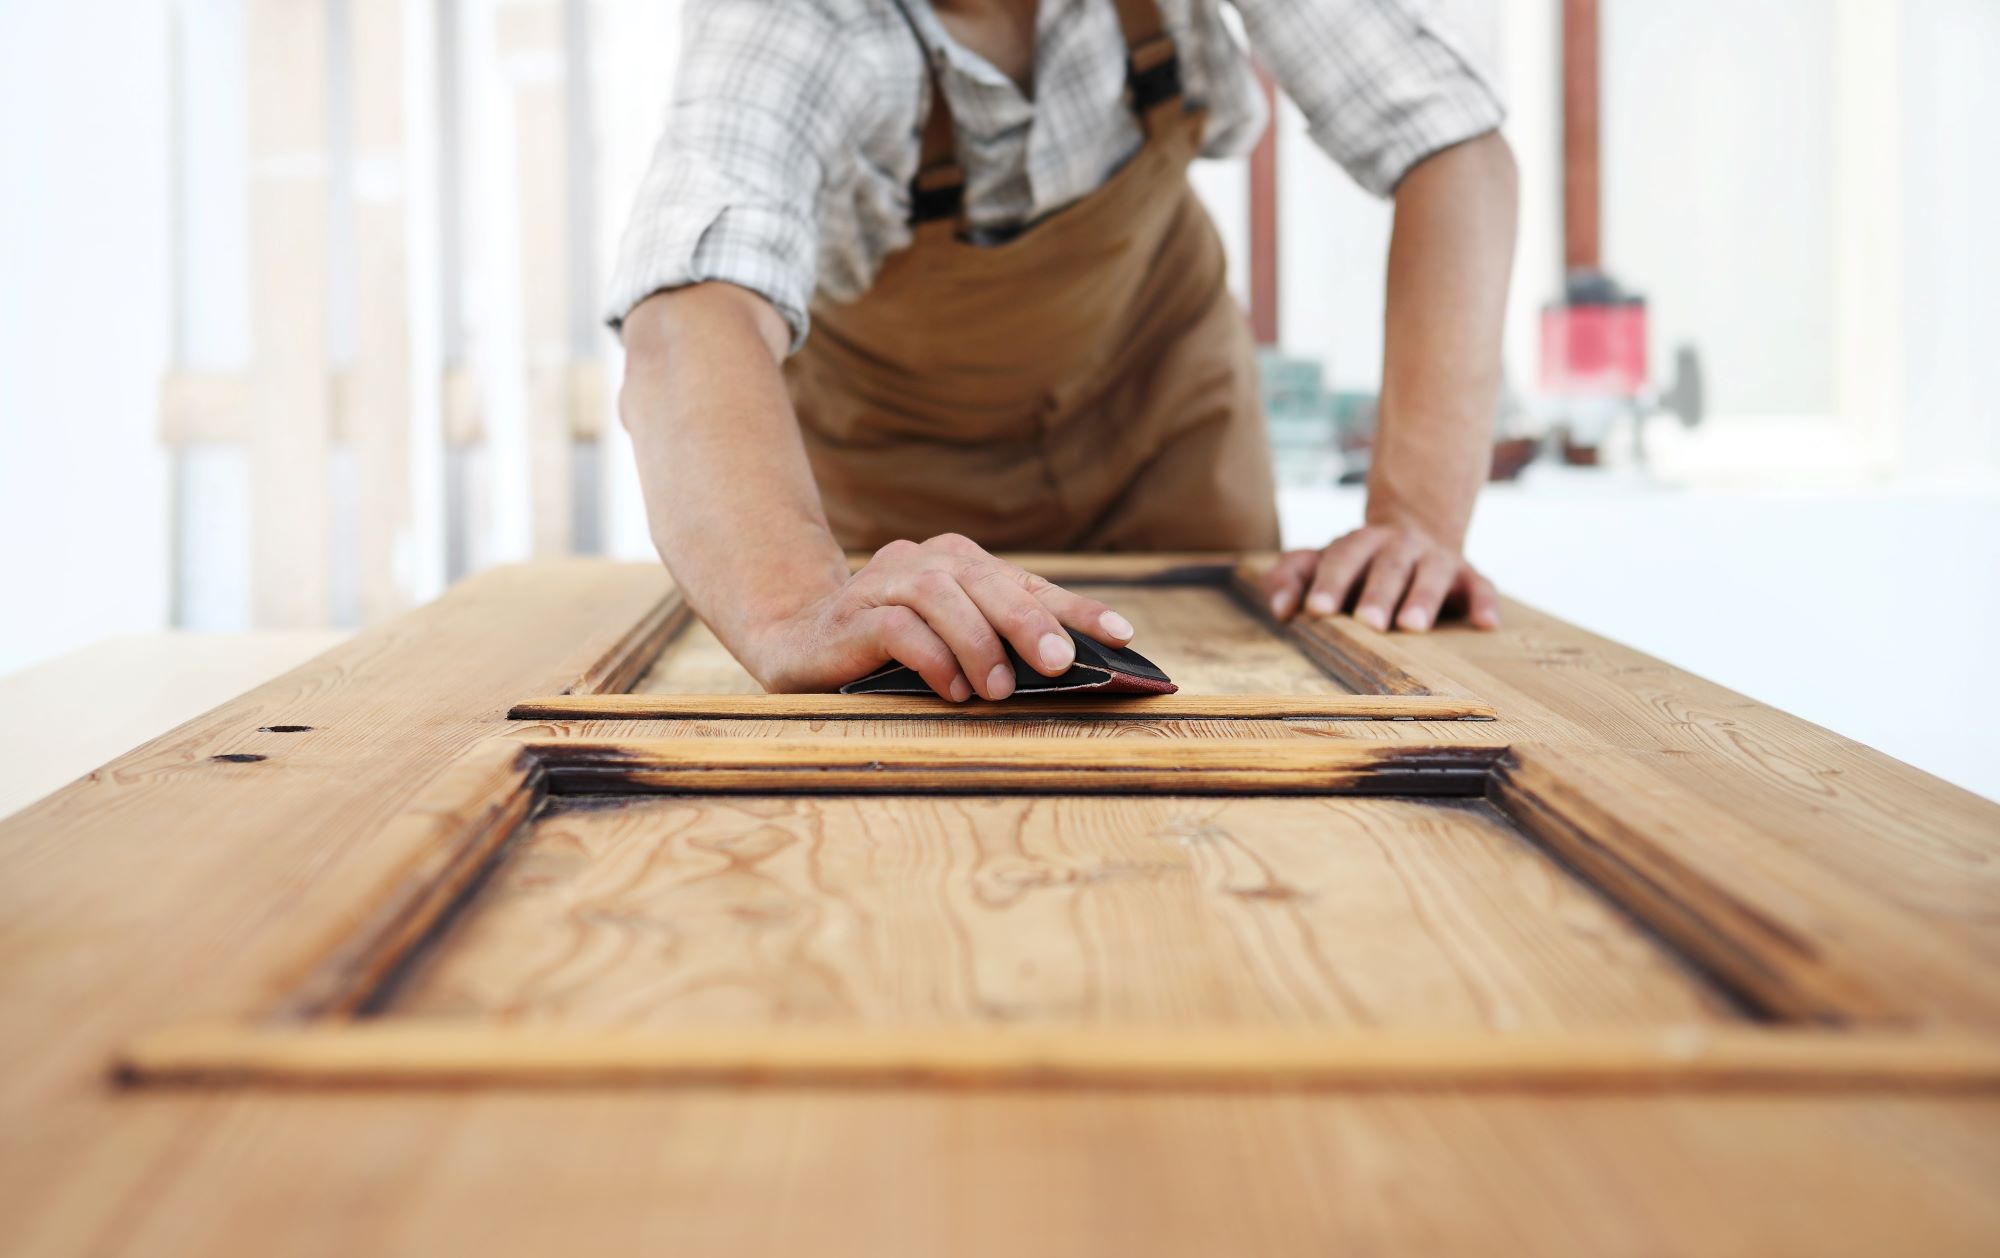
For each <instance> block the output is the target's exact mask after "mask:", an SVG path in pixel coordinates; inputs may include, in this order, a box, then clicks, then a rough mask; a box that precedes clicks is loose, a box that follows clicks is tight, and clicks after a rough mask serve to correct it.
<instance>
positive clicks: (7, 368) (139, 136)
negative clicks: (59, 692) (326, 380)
mask: <svg viewBox="0 0 2000 1258" xmlns="http://www.w3.org/2000/svg"><path fill="white" fill-rule="evenodd" d="M166 47H167V14H166V10H165V7H164V6H162V5H159V4H146V3H114V2H110V0H100V2H97V3H65V4H24V3H8V4H0V172H5V174H4V179H5V182H6V191H5V192H4V193H0V553H4V555H5V566H4V571H0V588H4V589H6V591H7V595H6V598H5V600H4V603H0V672H5V671H9V670H11V669H14V668H18V667H20V666H22V665H25V664H27V663H29V662H31V661H33V660H36V659H40V658H43V657H45V656H48V655H52V654H54V653H56V652H58V651H62V650H66V649H68V648H71V647H74V646H78V645H81V644H82V643H85V642H88V641H91V640H93V639H95V638H99V637H102V636H104V635H106V634H111V633H118V632H122V631H128V630H143V629H151V628H156V627H158V626H160V625H161V624H163V623H164V621H165V618H166V613H167V600H168V589H167V547H168V533H167V509H166V503H167V499H166V484H167V467H166V462H165V459H164V457H163V456H162V454H161V452H160V450H159V447H158V445H157V444H156V442H155V440H154V430H155V426H156V422H157V421H156V419H155V407H154V396H155V389H156V387H157V385H158V382H159V376H160V371H161V368H162V367H163V366H164V365H165V363H166V361H167V352H168V347H167V336H166V328H167V318H166V307H167V301H168V250H167V232H168V215H167V206H168V203H169V195H168V193H169V182H168V169H167V161H166V154H167V132H166V128H167V115H166V110H165V107H164V103H165V101H166V99H167V77H166V75H167V64H168V63H167V57H166Z"/></svg>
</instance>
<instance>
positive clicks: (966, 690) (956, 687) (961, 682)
mask: <svg viewBox="0 0 2000 1258" xmlns="http://www.w3.org/2000/svg"><path fill="white" fill-rule="evenodd" d="M971 697H972V683H971V682H969V681H967V680H965V678H963V677H954V678H952V679H951V701H952V702H953V703H964V702H965V701H966V700H967V699H970V698H971Z"/></svg>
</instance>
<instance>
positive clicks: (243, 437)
mask: <svg viewBox="0 0 2000 1258" xmlns="http://www.w3.org/2000/svg"><path fill="white" fill-rule="evenodd" d="M250 414H251V400H250V377H249V375H248V374H246V373H244V372H236V371H169V372H167V373H166V374H165V375H164V376H162V377H160V442H161V444H163V445H170V446H181V445H211V444H224V443H229V442H237V441H247V440H249V438H250Z"/></svg>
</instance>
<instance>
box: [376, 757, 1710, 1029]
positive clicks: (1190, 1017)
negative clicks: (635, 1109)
mask: <svg viewBox="0 0 2000 1258" xmlns="http://www.w3.org/2000/svg"><path fill="white" fill-rule="evenodd" d="M379 1004H380V1008H381V1012H382V1013H383V1014H384V1015H385V1016H388V1017H391V1018H395V1017H405V1016H408V1017H423V1018H452V1019H475V1020H479V1021H482V1022H490V1023H504V1024H512V1025H543V1026H556V1027H564V1028H582V1027H590V1028H603V1027H615V1028H627V1027H647V1028H668V1029H694V1028H700V1027H712V1026H755V1027H768V1026H779V1025H836V1026H861V1027H871V1028H881V1027H931V1026H955V1027H981V1026H987V1027H994V1028H1001V1027H1022V1026H1025V1027H1065V1028H1105V1027H1117V1026H1133V1027H1141V1026H1153V1027H1259V1026H1291V1027H1317V1028H1325V1029H1335V1028H1353V1027H1373V1028H1404V1029H1412V1028H1454V1029H1464V1028H1480V1029H1490V1030H1503V1031H1504V1030H1512V1029H1517V1028H1557V1027H1606V1026H1620V1025H1627V1026H1631V1025H1642V1026H1643V1025H1679V1024H1685V1023H1689V1022H1707V1021H1715V1020H1718V1019H1726V1018H1729V1017H1731V1016H1733V1015H1732V1014H1731V1013H1730V1011H1729V1009H1728V1007H1727V1003H1726V1002H1725V1001H1724V1000H1723V999H1722V998H1721V997H1720V996H1719V995H1717V994H1716V993H1714V992H1713V991H1712V990H1711V989H1709V988H1708V987H1707V985H1706V984H1705V983H1703V982H1702V981H1700V980H1699V979H1698V978H1696V977H1695V976H1694V975H1693V974H1691V973H1690V972H1689V971H1687V970H1686V969H1685V968H1684V967H1683V966H1681V965H1680V964H1679V963H1678V962H1677V961H1675V960H1674V959H1673V958H1671V957H1670V956H1669V955H1668V954H1666V953H1665V952H1663V951H1662V949H1661V948H1660V947H1659V946H1658V945H1657V944H1655V943H1654V942H1653V941H1652V940H1650V939H1648V938H1647V937H1646V936H1645V935H1644V934H1642V933H1641V932H1640V931H1639V930H1638V928H1636V927H1635V926H1634V925H1633V924H1632V923H1631V922H1629V921H1628V920H1626V919H1625V918H1624V917H1623V916H1622V915H1621V914H1620V913H1619V912H1618V911H1617V910H1616V909H1615V908H1613V907H1612V906H1610V905H1609V904H1606V903H1605V902H1603V901H1602V900H1600V899H1599V898H1598V897H1596V896H1595V895H1594V894H1593V893H1592V892H1590V891H1589V890H1588V889H1587V888H1585V887H1584V886H1582V885H1581V884H1579V883H1578V882H1576V881H1575V880H1574V879H1573V878H1572V877H1570V876H1569V875H1568V874H1567V873H1565V872H1564V871H1563V870H1561V869H1560V868H1558V867H1557V866H1555V865H1554V864H1553V863H1552V862H1550V861H1549V860H1548V859H1547V858H1546V857H1544V856H1542V855H1541V854H1540V853H1539V852H1537V851H1536V850H1535V849H1534V848H1533V847H1532V846H1530V845H1529V844H1528V843H1527V842H1526V841H1524V840H1523V838H1522V837H1521V836H1520V835H1519V834H1518V833H1517V832H1515V831H1514V830H1513V829H1512V828H1511V827H1510V826H1509V825H1508V824H1507V823H1506V821H1505V819H1504V818H1503V817H1501V816H1500V814H1499V813H1498V812H1497V811H1495V810H1494V809H1493V808H1492V807H1491V806H1490V805H1487V804H1485V803H1484V802H1482V801H1477V800H1465V801H1459V800H1451V801H1445V800H1423V799H1384V798H1352V797H1335V796H1325V797H1267V798H1258V797H1240V798H1239V797H1230V798H1201V797H1172V796H1169V797H1127V798H1121V797H1060V796H1057V797H1051V796H1042V797H1034V796H1001V797H991V796H989V797H958V796H947V797H935V796H933V797H925V796H893V797H882V796H835V797H799V796H792V797H784V796H766V797H755V796H750V797H736V796H732V797H729V798H647V797H643V796H632V797H619V796H610V797H602V796H600V797H588V798H582V799H571V800H564V799H561V798H558V799H556V800H552V801H551V803H550V805H548V806H546V807H545V809H544V811H543V813H542V815H541V816H540V817H539V818H538V819H537V820H536V821H535V823H534V824H533V825H532V827H531V828H530V830H529V831H528V833H527V834H526V835H525V836H524V837H523V838H522V839H521V840H520V841H519V843H518V845H517V846H515V847H514V848H513V849H512V850H511V853H510V855H508V857H507V858H506V860H505V862H504V864H503V865H502V866H501V867H500V868H499V869H498V871H497V872H495V873H494V875H493V876H492V878H491V880H490V881H489V882H488V883H487V885H486V887H485V888H484V890H483V891H481V892H480V893H479V895H478V896H477V897H475V898H474V899H473V900H472V901H471V902H470V903H469V904H468V905H466V906H465V907H464V908H463V909H462V910H461V911H460V913H459V914H458V917H457V922H456V925H455V926H454V927H453V928H452V929H451V930H449V931H448V932H446V933H445V934H444V935H443V936H442V937H441V938H440V939H438V941H437V942H436V943H435V944H433V945H432V946H431V947H430V948H429V949H428V950H427V953H426V955H425V957H424V958H423V960H422V961H421V962H420V963H418V964H417V965H416V966H415V967H414V968H413V969H412V971H411V972H410V973H409V975H408V977H407V978H406V979H405V981H404V982H403V983H402V984H401V985H400V986H399V987H398V988H397V990H396V991H395V992H393V993H392V994H389V995H388V996H387V997H386V998H384V999H383V1000H382V1001H380V1002H379Z"/></svg>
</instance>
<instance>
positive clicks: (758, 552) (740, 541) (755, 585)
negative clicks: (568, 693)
mask: <svg viewBox="0 0 2000 1258" xmlns="http://www.w3.org/2000/svg"><path fill="white" fill-rule="evenodd" d="M788 339H789V331H788V329H787V327H786V325H785V323H784V320H783V319H781V318H780V317H779V316H778V314H777V312H776V311H775V310H773V309H772V308H771V306H770V305H769V303H767V302H765V301H764V299H763V298H761V297H759V296H757V295H756V294H754V293H751V292H749V291H748V290H746V289H741V288H737V287H734V286H733V285H728V284H698V285H694V286H692V287H689V288H684V289H678V290H675V291H672V292H667V293H661V294H658V295H656V296H654V297H651V298H648V299H647V300H646V301H644V302H642V303H641V304H640V305H639V306H637V307H636V308H635V309H634V310H633V311H632V313H631V315H630V316H629V317H628V318H627V319H626V321H625V346H626V365H625V384H624V389H623V392H622V393H621V394H620V397H619V412H620V415H621V417H622V418H623V420H624V423H625V427H626V429H627V431H629V432H630V433H631V435H632V449H633V453H634V455H635V456H636V459H637V462H638V469H639V481H640V485H641V488H642V490H643V492H644V494H645V500H646V517H647V520H648V522H649V525H650V527H651V530H652V536H653V544H654V545H655V546H656V547H657V548H658V549H659V552H660V558H661V559H662V560H663V561H665V563H666V565H667V568H668V570H669V571H670V572H672V573H673V574H674V579H675V581H676V582H677V583H678V584H679V585H680V587H681V590H682V592H683V593H684V594H685V595H686V597H687V599H688V601H689V603H690V604H691V605H692V606H693V607H694V608H695V610H696V611H698V612H699V613H700V614H701V616H702V618H703V620H705V621H706V622H707V623H708V625H709V627H710V628H711V629H713V630H714V631H715V633H716V635H717V636H718V637H719V638H721V639H722V641H723V644H724V645H725V646H727V647H729V649H730V650H731V651H733V652H735V653H736V654H737V656H738V658H739V659H745V660H746V663H747V662H749V661H748V658H747V656H746V650H747V647H748V645H749V642H750V639H751V638H752V636H753V634H754V631H755V629H756V628H757V626H759V625H761V624H768V623H770V622H772V621H774V620H778V619H782V618H783V617H785V616H788V615H790V614H792V613H794V612H796V611H797V610H798V609H799V608H800V607H803V606H804V605H806V604H807V603H810V602H811V601H813V600H814V599H817V598H821V597H824V596H825V595H826V594H827V593H828V592H829V591H831V590H833V589H836V588H838V587H839V585H840V584H841V582H842V581H843V580H844V579H845V578H846V575H847V565H846V562H845V559H844V557H843V556H842V554H841V550H840V547H839V545H838V544H837V543H836V542H835V541H834V539H833V535H832V533H831V532H830V531H829V529H828V527H827V522H826V514H825V511H824V509H823V508H822V507H821V505H820V499H819V491H818V489H817V487H816V486H815V484H814V482H813V475H812V468H811V466H810V465H809V464H808V463H807V461H806V455H805V447H804V445H803V443H802V442H801V440H800V437H799V431H798V423H797V420H796V418H795V417H794V415H793V412H792V407H791V400H790V398H789V397H788V396H787V394H786V390H785V383H784V377H783V374H782V371H781V369H780V364H781V363H782V361H783V358H784V352H785V346H786V343H787V340H788Z"/></svg>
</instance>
